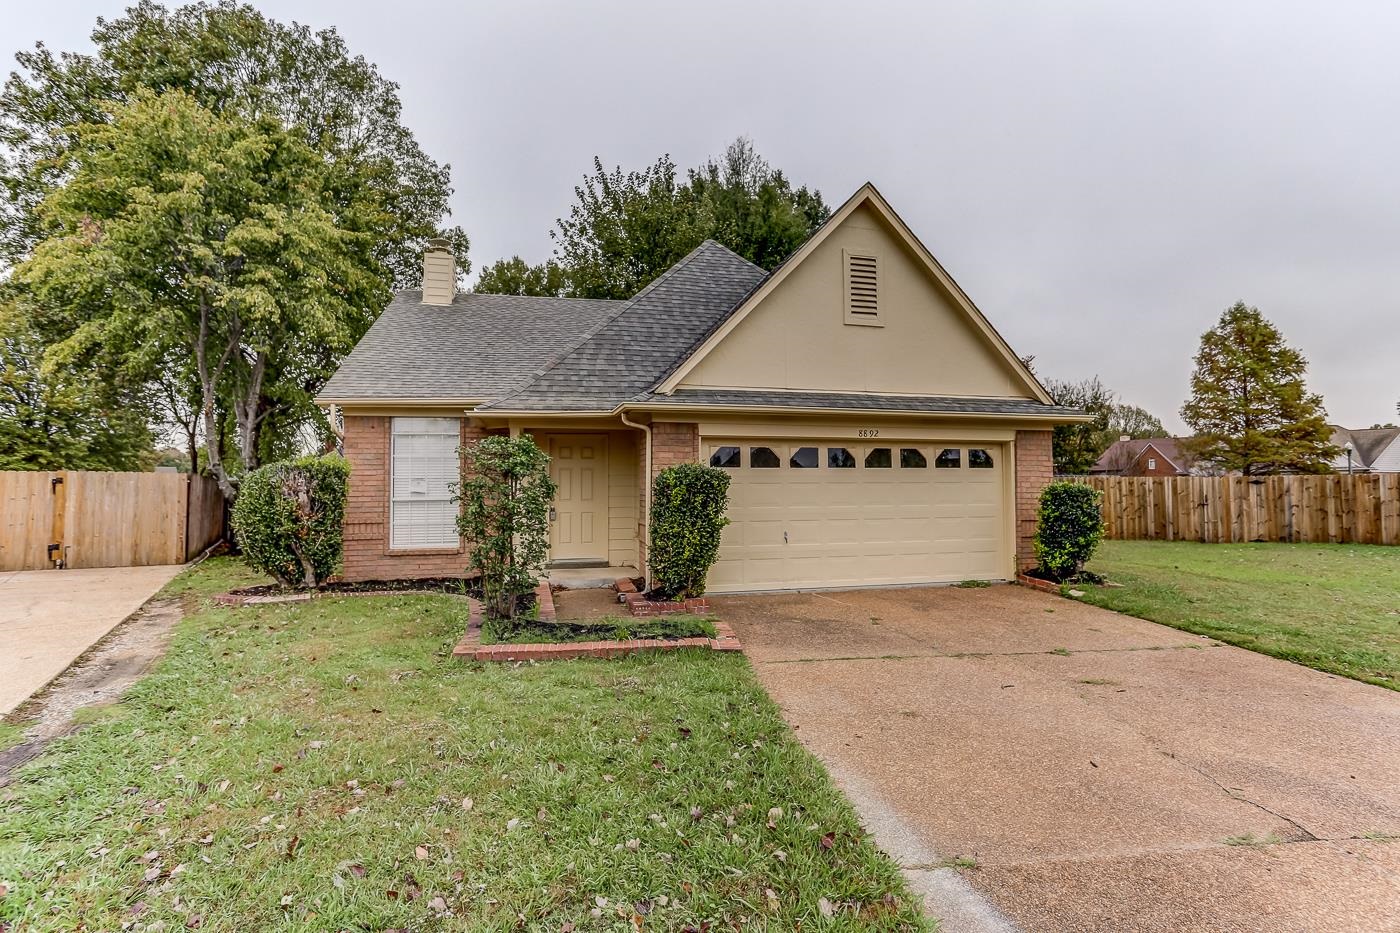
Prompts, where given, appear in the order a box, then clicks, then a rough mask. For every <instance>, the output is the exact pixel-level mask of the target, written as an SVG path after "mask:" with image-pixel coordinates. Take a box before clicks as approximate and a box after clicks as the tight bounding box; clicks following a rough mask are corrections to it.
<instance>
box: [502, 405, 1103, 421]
mask: <svg viewBox="0 0 1400 933" xmlns="http://www.w3.org/2000/svg"><path fill="white" fill-rule="evenodd" d="M629 411H645V412H653V413H655V412H665V413H666V414H668V415H674V414H701V415H714V414H774V415H781V414H789V415H791V414H796V415H842V416H846V417H853V418H854V417H865V416H869V415H880V416H883V417H890V416H894V417H900V418H954V419H957V420H960V421H975V420H977V419H985V418H991V419H995V420H998V421H1030V422H1035V423H1037V424H1049V425H1055V424H1084V423H1088V422H1091V421H1093V420H1094V418H1095V416H1094V415H1089V414H1079V415H1066V414H1058V413H1055V414H1052V413H1037V412H990V411H946V410H944V411H927V410H922V409H909V408H834V407H831V406H803V405H721V404H715V405H706V404H703V403H698V402H686V403H679V404H659V405H658V404H654V403H648V402H627V403H624V404H622V405H619V406H617V407H615V408H594V409H587V410H570V409H539V408H537V409H504V408H500V409H497V408H488V409H485V410H483V411H480V412H478V414H480V415H483V416H487V415H489V416H491V417H502V418H530V417H550V418H569V417H574V418H596V417H598V416H600V415H604V416H608V415H617V414H621V413H623V412H629Z"/></svg>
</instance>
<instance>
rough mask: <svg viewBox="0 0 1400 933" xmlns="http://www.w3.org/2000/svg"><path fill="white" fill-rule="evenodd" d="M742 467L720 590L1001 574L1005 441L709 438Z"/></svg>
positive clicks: (706, 447) (713, 586)
mask: <svg viewBox="0 0 1400 933" xmlns="http://www.w3.org/2000/svg"><path fill="white" fill-rule="evenodd" d="M701 446H702V453H703V455H704V457H705V458H706V459H707V460H708V461H709V463H710V465H711V466H716V467H720V468H721V469H725V470H728V471H730V472H731V473H732V481H731V484H730V503H729V518H730V524H729V526H728V527H727V528H726V529H725V530H724V537H723V539H722V541H721V544H720V554H719V560H718V561H717V562H716V564H715V566H714V568H713V569H712V570H711V572H710V579H709V587H710V590H711V591H712V592H735V591H744V590H765V589H790V588H800V587H842V586H870V585H882V584H884V585H888V584H899V583H935V582H953V581H959V580H969V579H984V580H993V579H1002V578H1004V577H1006V576H1007V574H1008V567H1009V556H1008V551H1007V538H1008V528H1007V522H1008V517H1007V508H1008V506H1007V498H1008V493H1007V489H1006V483H1005V474H1004V464H1003V460H1004V459H1005V458H1004V445H1002V444H997V443H987V442H981V441H978V442H968V443H957V442H948V441H933V442H931V441H897V440H892V441H887V440H883V439H880V440H872V441H869V442H860V443H853V442H851V441H849V440H820V439H811V440H804V439H796V440H794V439H787V438H783V439H772V440H769V439H751V438H744V439H725V438H705V439H704V441H703V442H702V445H701Z"/></svg>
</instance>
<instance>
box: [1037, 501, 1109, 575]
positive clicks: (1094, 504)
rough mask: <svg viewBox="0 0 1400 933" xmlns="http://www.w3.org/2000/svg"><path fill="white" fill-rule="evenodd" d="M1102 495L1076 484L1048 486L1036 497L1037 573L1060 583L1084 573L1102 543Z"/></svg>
mask: <svg viewBox="0 0 1400 933" xmlns="http://www.w3.org/2000/svg"><path fill="white" fill-rule="evenodd" d="M1102 501H1103V493H1101V492H1099V491H1098V490H1097V489H1093V488H1091V487H1089V486H1084V485H1081V484H1079V483H1051V484H1050V485H1048V486H1046V487H1045V488H1044V489H1043V490H1041V493H1040V511H1039V513H1038V515H1037V520H1036V528H1035V556H1036V558H1037V560H1039V561H1040V572H1041V574H1042V575H1044V576H1046V577H1048V578H1049V579H1051V580H1064V579H1067V578H1069V577H1072V576H1074V575H1075V574H1078V573H1080V572H1081V571H1083V569H1084V565H1085V564H1086V563H1088V561H1089V558H1090V557H1092V556H1093V555H1094V549H1095V548H1096V547H1098V546H1099V542H1100V541H1101V540H1103V512H1102V510H1101V508H1100V503H1101V502H1102Z"/></svg>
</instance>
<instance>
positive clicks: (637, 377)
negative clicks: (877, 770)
mask: <svg viewBox="0 0 1400 933" xmlns="http://www.w3.org/2000/svg"><path fill="white" fill-rule="evenodd" d="M767 277H768V273H765V272H764V271H763V270H762V269H760V268H759V267H758V266H756V265H754V264H753V263H751V262H749V261H748V260H746V259H744V258H743V257H741V256H739V255H738V254H736V253H733V252H731V251H730V250H728V249H726V248H725V247H723V246H721V245H720V244H718V243H716V242H714V241H713V240H706V241H705V242H704V243H702V244H700V245H699V246H697V247H696V248H695V249H694V250H692V251H691V252H690V254H689V255H687V256H686V257H685V258H684V259H682V260H681V261H680V262H678V263H676V264H675V265H674V266H672V267H671V268H670V269H668V270H667V271H666V272H665V273H663V274H662V275H661V276H660V277H658V278H657V279H656V280H655V281H653V282H652V283H651V284H650V285H648V286H647V287H646V288H644V289H642V291H640V292H638V293H637V295H636V297H634V298H632V299H631V300H629V301H590V300H582V299H573V298H521V297H515V296H509V295H476V294H466V295H458V296H457V297H456V298H455V299H454V300H453V302H452V304H451V305H448V306H434V305H425V304H423V303H422V300H421V293H420V292H419V291H417V290H409V291H404V292H400V293H399V294H398V295H397V296H395V298H394V300H393V301H392V302H391V303H390V305H389V307H388V308H386V309H385V311H384V313H383V314H382V315H381V316H380V318H379V320H377V321H375V323H374V325H373V326H372V327H371V328H370V329H369V332H368V333H367V334H365V336H364V338H363V339H362V340H361V341H360V343H359V345H358V346H356V347H355V349H354V351H353V352H351V354H350V355H349V356H348V357H346V358H345V361H344V362H343V363H342V364H341V366H340V369H339V370H337V371H336V373H335V375H334V376H332V377H331V379H330V381H329V382H327V383H326V387H325V388H324V389H323V390H322V391H321V393H320V397H321V398H323V399H350V398H355V399H385V400H389V399H409V398H412V399H428V398H453V399H481V400H483V401H484V404H481V405H480V406H478V410H481V411H493V410H494V411H609V412H610V411H613V410H615V409H617V408H618V407H619V406H620V405H623V404H625V403H628V402H643V403H646V404H647V405H655V406H657V407H664V406H672V405H686V404H693V405H725V406H736V407H744V406H753V407H756V408H765V407H775V406H776V407H783V408H794V409H803V408H806V409H846V410H850V411H897V412H926V413H931V414H936V413H946V414H987V415H1041V416H1044V415H1051V416H1058V415H1068V416H1073V415H1078V414H1082V412H1079V411H1077V410H1075V409H1072V408H1063V407H1059V406H1055V405H1042V404H1041V403H1040V402H1038V401H1035V400H1034V399H981V398H960V397H941V398H930V397H917V396H898V395H849V394H844V393H827V392H787V391H775V390H732V389H681V390H678V391H677V392H676V393H675V394H674V395H658V394H656V393H655V392H654V389H655V388H656V386H657V385H659V384H660V383H661V382H662V381H663V380H664V379H665V378H666V376H668V375H670V374H671V373H672V372H673V371H674V370H675V368H676V367H677V366H679V365H680V364H681V363H682V362H683V361H684V360H685V359H686V358H688V357H689V356H690V354H691V353H693V352H694V351H695V350H696V349H697V348H698V347H699V346H700V344H701V343H702V342H703V341H704V340H705V339H706V338H707V337H708V336H709V335H710V334H712V333H713V332H714V331H715V330H716V329H717V328H718V327H719V326H720V325H721V324H723V323H724V321H726V320H727V319H728V318H729V316H730V315H731V314H732V313H733V312H734V310H735V309H737V308H738V307H739V305H740V304H742V303H743V301H744V299H746V298H747V297H748V296H749V295H750V294H751V293H752V292H753V290H754V289H755V288H757V287H758V286H759V285H760V284H761V283H762V282H763V281H764V280H765V279H766V278H767Z"/></svg>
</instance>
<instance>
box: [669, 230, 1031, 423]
mask: <svg viewBox="0 0 1400 933" xmlns="http://www.w3.org/2000/svg"><path fill="white" fill-rule="evenodd" d="M843 251H851V252H859V253H873V254H875V255H878V256H879V260H880V272H879V307H880V312H879V323H880V325H881V326H878V327H869V326H855V325H851V324H847V323H846V313H845V301H844V297H843V295H844V287H845V274H844V266H843ZM680 384H681V385H682V386H690V387H711V388H770V389H805V390H810V391H830V392H872V393H879V394H888V395H955V396H979V397H1011V398H1031V397H1032V396H1031V395H1030V393H1029V392H1028V391H1027V388H1026V386H1025V384H1024V383H1023V382H1022V380H1021V379H1020V377H1019V376H1018V375H1017V374H1016V373H1014V372H1013V371H1012V369H1011V367H1010V366H1009V365H1008V363H1007V362H1006V359H1005V358H1004V357H1003V356H1002V355H1001V353H1000V352H999V351H998V350H997V349H995V348H994V347H993V346H992V345H991V344H990V343H989V342H988V340H987V339H986V338H985V337H983V336H982V335H981V334H980V333H978V332H977V331H976V329H975V328H974V327H972V326H970V325H969V322H968V321H967V319H966V317H965V316H964V314H963V313H962V311H960V310H959V309H958V308H957V307H956V306H955V304H954V302H953V300H952V299H951V298H950V296H949V295H948V294H947V293H946V292H945V291H944V290H943V288H942V287H941V286H940V285H939V284H938V283H937V282H935V281H934V280H933V278H932V277H931V276H930V275H929V274H928V271H927V269H926V268H925V267H924V266H923V265H922V264H921V263H920V262H919V260H918V259H917V258H916V257H915V256H914V255H913V254H912V253H911V252H910V251H909V248H908V246H907V245H906V244H905V243H904V242H903V241H902V240H901V239H898V238H896V237H895V236H894V235H893V233H892V231H891V230H890V229H889V228H888V227H887V226H886V225H885V223H884V221H883V220H882V219H881V218H880V216H879V215H878V214H877V213H876V212H875V211H874V210H873V209H871V208H870V207H869V206H868V205H867V206H862V207H860V208H858V209H857V210H855V211H854V212H853V213H852V214H851V215H850V217H848V218H847V219H846V220H845V221H844V222H843V223H842V224H841V225H840V226H839V227H838V228H837V229H835V230H833V231H832V232H831V234H830V236H828V237H827V238H826V239H825V240H824V241H823V242H822V243H821V244H820V245H819V246H818V247H817V248H816V250H815V251H814V252H813V253H812V254H811V255H810V256H808V257H807V258H806V259H805V260H804V261H803V262H802V263H800V264H799V265H798V266H797V267H796V268H795V269H793V270H792V272H791V274H790V275H789V276H788V277H787V278H786V280H784V281H783V282H782V283H781V285H779V286H778V287H777V288H776V289H775V290H774V291H773V292H772V293H771V294H769V295H768V296H767V297H765V298H764V299H763V300H762V301H761V302H760V303H759V304H758V305H757V306H756V307H755V308H754V309H753V311H752V312H751V313H750V314H749V315H748V316H747V317H745V318H744V319H743V320H742V321H740V322H739V324H738V325H737V326H735V327H734V329H733V330H732V332H730V333H728V334H727V335H726V336H725V337H724V338H723V339H722V340H721V341H720V342H719V343H718V345H716V346H715V347H714V348H713V349H712V350H711V351H710V352H709V353H708V354H707V355H706V356H705V357H704V358H703V359H702V360H701V361H700V362H699V364H698V365H697V366H695V368H694V369H693V370H691V371H690V372H689V373H688V374H687V375H686V376H685V378H684V379H682V381H681V383H680Z"/></svg>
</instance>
